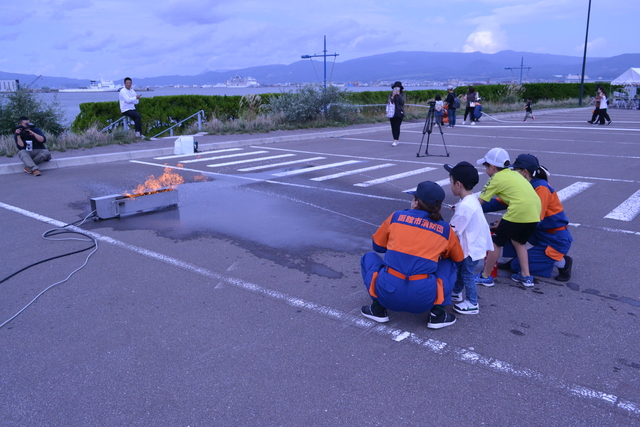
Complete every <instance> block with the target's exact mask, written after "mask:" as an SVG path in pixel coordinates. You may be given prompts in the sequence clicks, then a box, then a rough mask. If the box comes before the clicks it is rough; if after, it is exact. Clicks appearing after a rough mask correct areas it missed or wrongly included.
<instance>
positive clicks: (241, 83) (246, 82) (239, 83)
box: [226, 76, 260, 88]
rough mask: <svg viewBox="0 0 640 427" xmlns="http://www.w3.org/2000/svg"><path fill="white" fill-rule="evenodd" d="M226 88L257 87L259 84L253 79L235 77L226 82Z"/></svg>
mask: <svg viewBox="0 0 640 427" xmlns="http://www.w3.org/2000/svg"><path fill="white" fill-rule="evenodd" d="M226 85H227V87H238V88H242V87H258V86H260V83H258V81H257V80H256V79H254V78H253V77H246V78H245V77H241V76H235V77H232V78H230V79H229V80H227V81H226Z"/></svg>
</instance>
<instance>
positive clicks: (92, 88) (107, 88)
mask: <svg viewBox="0 0 640 427" xmlns="http://www.w3.org/2000/svg"><path fill="white" fill-rule="evenodd" d="M120 89H122V85H115V84H113V80H105V79H103V78H102V76H100V81H97V80H91V83H90V84H89V86H88V87H79V88H75V89H60V90H59V91H58V92H85V93H86V92H118V91H119V90H120Z"/></svg>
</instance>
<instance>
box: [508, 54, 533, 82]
mask: <svg viewBox="0 0 640 427" xmlns="http://www.w3.org/2000/svg"><path fill="white" fill-rule="evenodd" d="M530 69H531V67H525V66H524V56H523V57H522V58H521V59H520V66H519V67H507V68H505V70H520V84H522V70H527V71H529V70H530Z"/></svg>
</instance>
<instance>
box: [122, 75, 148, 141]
mask: <svg viewBox="0 0 640 427" xmlns="http://www.w3.org/2000/svg"><path fill="white" fill-rule="evenodd" d="M132 84H133V82H132V81H131V78H130V77H125V78H124V87H123V88H122V89H120V94H119V95H118V98H119V99H120V112H121V113H122V115H124V116H127V117H129V118H130V119H131V120H133V123H134V124H135V130H136V137H138V138H144V136H143V135H142V116H140V113H138V111H136V104H138V102H139V99H140V96H141V95H138V94H137V93H136V91H135V90H133V89H131V85H132Z"/></svg>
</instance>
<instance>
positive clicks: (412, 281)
mask: <svg viewBox="0 0 640 427" xmlns="http://www.w3.org/2000/svg"><path fill="white" fill-rule="evenodd" d="M408 193H409V194H412V195H413V196H414V198H413V201H412V202H411V208H410V209H406V210H401V211H396V212H394V213H393V214H391V216H389V217H388V218H387V219H386V220H385V221H384V222H383V223H382V225H381V226H380V228H378V231H376V232H375V234H374V235H373V249H374V251H375V252H368V253H366V254H365V255H364V256H363V257H362V259H361V268H362V278H363V280H364V284H365V286H366V287H367V290H368V291H369V295H370V297H371V299H372V300H373V303H372V304H371V305H366V306H364V307H362V310H361V311H362V315H363V316H365V317H367V318H369V319H372V320H375V321H376V322H388V321H389V317H388V314H387V309H389V310H394V311H407V312H410V313H425V312H429V319H428V322H427V327H429V328H431V329H440V328H443V327H445V326H449V325H452V324H453V323H455V321H456V317H455V316H454V315H453V314H451V313H447V312H446V311H444V309H443V307H442V306H444V305H450V304H451V292H452V290H453V285H454V284H455V280H456V265H455V263H456V262H460V261H462V260H463V259H464V253H463V250H462V247H461V246H460V242H459V240H458V237H457V236H456V234H455V233H454V232H453V230H452V229H451V227H450V226H449V224H448V223H447V222H445V221H443V219H442V215H441V214H440V208H441V206H442V201H443V200H444V198H445V193H444V190H443V189H442V187H440V186H439V185H438V184H436V183H435V182H432V181H424V182H421V183H420V184H418V187H417V188H416V190H415V191H409V192H408ZM376 252H379V253H384V260H382V259H381V258H380V256H379V255H378V254H377V253H376Z"/></svg>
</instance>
